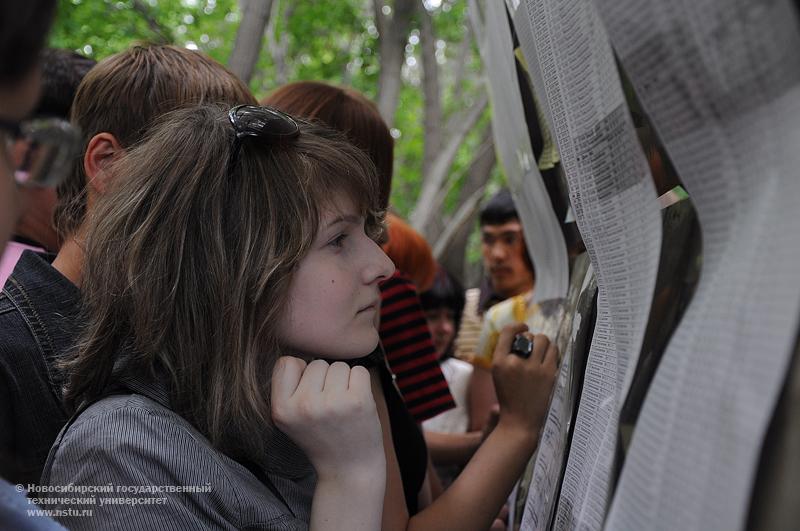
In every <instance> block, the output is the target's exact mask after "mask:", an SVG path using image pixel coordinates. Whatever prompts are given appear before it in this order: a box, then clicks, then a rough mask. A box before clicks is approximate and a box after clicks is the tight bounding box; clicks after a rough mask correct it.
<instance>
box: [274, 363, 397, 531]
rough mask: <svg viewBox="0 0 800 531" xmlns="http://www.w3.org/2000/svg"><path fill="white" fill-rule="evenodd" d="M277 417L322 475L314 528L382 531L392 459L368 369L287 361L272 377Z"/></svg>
mask: <svg viewBox="0 0 800 531" xmlns="http://www.w3.org/2000/svg"><path fill="white" fill-rule="evenodd" d="M272 417H273V420H274V421H275V424H276V425H277V426H278V427H279V428H280V429H281V430H282V431H283V432H284V433H286V434H287V435H288V436H289V437H290V438H291V439H292V440H293V441H294V442H295V443H296V444H297V445H298V446H300V448H302V449H303V451H304V452H305V453H306V455H307V456H308V458H309V460H310V461H311V464H313V465H314V469H315V470H316V472H317V485H316V488H315V490H314V499H313V502H312V505H311V522H310V525H309V529H310V530H311V531H334V530H339V529H348V530H351V529H352V530H354V531H374V530H376V529H378V528H379V526H380V522H381V517H382V514H383V495H384V489H385V488H386V461H385V457H384V451H383V445H382V441H381V437H382V434H381V426H380V423H379V420H378V411H377V407H376V403H375V400H374V399H373V395H372V390H371V388H370V377H369V373H368V372H367V370H366V369H365V368H364V367H353V368H352V369H351V368H350V367H348V366H347V365H346V364H345V363H341V362H336V363H333V364H331V365H329V364H328V363H326V362H325V361H322V360H316V361H312V362H311V363H309V364H308V365H306V363H305V362H304V361H302V360H300V359H298V358H293V357H283V358H281V359H280V360H278V363H277V365H276V366H275V370H274V372H273V384H272ZM354 500H357V503H354Z"/></svg>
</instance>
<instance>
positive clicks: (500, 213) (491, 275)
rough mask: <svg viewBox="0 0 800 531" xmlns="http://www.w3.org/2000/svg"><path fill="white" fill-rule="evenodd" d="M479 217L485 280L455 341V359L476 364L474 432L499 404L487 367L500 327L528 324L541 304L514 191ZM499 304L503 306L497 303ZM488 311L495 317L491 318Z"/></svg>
mask: <svg viewBox="0 0 800 531" xmlns="http://www.w3.org/2000/svg"><path fill="white" fill-rule="evenodd" d="M478 219H479V223H480V228H481V254H482V255H483V268H484V271H485V273H486V276H485V278H484V280H483V282H482V284H481V287H480V288H473V289H469V290H467V292H466V295H465V298H466V304H465V306H464V313H463V315H462V318H461V328H460V330H459V334H458V337H457V339H456V352H457V356H458V357H460V358H463V359H467V360H470V361H472V363H473V364H474V365H475V371H474V374H473V376H472V381H471V385H470V400H469V405H470V412H471V413H470V419H471V420H470V430H481V429H483V428H484V427H485V426H486V424H487V423H488V422H489V418H490V415H491V409H492V407H493V405H494V404H496V403H497V397H496V396H495V392H494V384H493V383H492V375H491V372H490V371H489V369H490V368H491V353H492V352H493V351H494V346H495V344H496V342H497V336H498V335H499V330H500V328H502V326H499V323H500V322H501V321H507V322H506V324H508V323H510V322H528V321H530V318H531V317H533V316H534V315H535V314H536V313H537V311H538V306H536V305H535V304H531V303H530V299H531V296H532V294H533V288H534V285H535V282H536V273H535V271H534V269H533V264H532V262H531V259H530V256H529V255H528V248H527V246H526V245H525V238H524V235H523V232H522V223H521V222H520V220H519V214H517V207H516V206H515V205H514V199H513V198H512V197H511V192H510V191H509V190H508V189H505V188H504V189H502V190H500V191H499V192H497V193H496V194H495V195H494V196H492V198H491V199H489V201H488V202H487V203H486V204H485V205H484V206H483V208H482V209H481V211H480V214H479V218H478ZM501 302H502V303H503V304H502V305H499V304H498V303H501ZM495 305H498V306H495ZM490 308H491V312H490V313H491V315H490V316H489V318H488V319H487V312H489V309H490Z"/></svg>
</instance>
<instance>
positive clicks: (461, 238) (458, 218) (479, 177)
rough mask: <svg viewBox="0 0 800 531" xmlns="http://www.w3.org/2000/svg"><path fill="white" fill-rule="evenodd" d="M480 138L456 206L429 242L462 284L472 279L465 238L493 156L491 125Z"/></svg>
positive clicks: (493, 158)
mask: <svg viewBox="0 0 800 531" xmlns="http://www.w3.org/2000/svg"><path fill="white" fill-rule="evenodd" d="M482 138H483V142H481V146H480V147H479V148H478V149H477V151H476V152H475V156H474V157H473V159H472V161H471V162H470V165H469V169H468V170H467V177H466V180H465V182H464V184H463V185H462V186H461V190H459V194H458V204H459V205H460V207H459V209H458V210H456V212H455V214H453V216H452V218H451V219H450V220H449V222H448V223H447V229H446V230H445V231H444V232H443V233H442V234H441V235H440V236H439V237H438V238H437V240H436V242H435V243H434V244H433V246H432V248H433V254H434V258H436V259H437V260H438V261H439V263H440V264H442V267H444V268H445V269H447V270H448V271H449V272H450V273H451V274H453V275H454V276H455V277H456V278H457V279H458V280H459V281H460V282H461V283H462V284H463V285H464V286H467V284H469V282H470V281H471V280H472V279H471V275H470V274H469V272H468V271H467V264H466V250H467V242H468V240H469V235H470V234H471V233H472V230H473V229H474V226H475V216H476V215H477V214H478V211H479V209H480V200H481V199H482V198H483V192H484V189H485V187H486V183H487V182H488V181H489V178H490V177H491V175H492V170H493V169H494V165H495V162H496V160H497V158H496V154H495V150H494V142H493V140H492V127H491V125H487V126H486V130H485V131H484V132H483V136H482Z"/></svg>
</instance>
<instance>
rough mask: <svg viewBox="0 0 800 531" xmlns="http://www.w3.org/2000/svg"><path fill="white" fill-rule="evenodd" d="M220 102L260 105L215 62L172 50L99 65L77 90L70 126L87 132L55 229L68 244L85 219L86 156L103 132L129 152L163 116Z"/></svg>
mask: <svg viewBox="0 0 800 531" xmlns="http://www.w3.org/2000/svg"><path fill="white" fill-rule="evenodd" d="M204 102H220V103H226V104H229V105H235V104H237V103H251V104H255V103H256V100H255V98H254V96H253V95H252V94H251V93H250V90H249V89H248V88H247V85H245V84H244V83H243V82H242V81H241V80H240V79H239V78H237V77H236V76H235V75H234V74H233V73H231V72H230V71H229V70H227V69H226V68H225V67H224V66H222V65H221V64H219V63H218V62H216V61H214V60H213V59H211V58H210V57H208V56H206V55H204V54H202V53H200V52H197V51H193V50H187V49H185V48H179V47H177V46H170V45H155V44H154V45H137V46H133V47H131V48H129V49H128V50H125V51H123V52H120V53H118V54H116V55H113V56H111V57H108V58H106V59H104V60H103V61H101V62H100V63H98V64H97V66H95V67H94V68H93V69H92V70H90V71H89V73H88V74H87V75H86V77H85V78H84V79H83V82H82V83H81V84H80V86H79V87H78V92H77V94H76V95H75V101H74V102H73V104H72V115H71V121H72V123H73V124H75V125H77V126H78V127H79V128H80V130H81V133H82V141H83V143H82V149H81V156H80V157H76V159H75V163H74V166H73V170H72V172H71V173H70V175H69V176H68V177H67V178H66V179H65V180H64V182H63V183H62V184H61V185H60V186H59V187H58V190H57V191H58V197H59V202H58V205H57V207H56V212H55V225H56V228H57V229H58V232H59V236H60V237H61V238H62V239H63V238H66V237H67V236H69V235H70V234H73V233H74V232H75V231H76V230H77V229H78V228H79V227H80V226H81V225H82V224H83V221H84V218H85V216H86V173H85V171H84V167H83V154H84V153H85V152H86V147H87V145H88V143H89V140H91V138H92V137H93V136H95V135H97V134H98V133H101V132H108V133H111V134H113V135H114V136H115V137H116V139H117V140H118V141H119V143H120V145H121V146H122V147H123V148H128V147H129V146H131V145H132V144H134V143H135V142H136V141H137V140H139V139H140V138H142V136H143V135H144V134H145V133H146V132H147V128H148V126H149V125H150V124H151V122H152V121H153V119H155V118H157V117H158V116H159V115H161V114H163V113H165V112H167V111H171V110H173V109H176V108H179V107H181V106H185V105H190V104H195V103H204Z"/></svg>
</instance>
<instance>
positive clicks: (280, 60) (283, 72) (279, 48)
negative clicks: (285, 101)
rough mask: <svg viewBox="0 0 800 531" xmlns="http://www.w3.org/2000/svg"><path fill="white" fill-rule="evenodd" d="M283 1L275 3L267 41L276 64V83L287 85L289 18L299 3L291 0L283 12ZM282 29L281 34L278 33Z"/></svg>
mask: <svg viewBox="0 0 800 531" xmlns="http://www.w3.org/2000/svg"><path fill="white" fill-rule="evenodd" d="M282 4H283V2H282V1H281V0H279V1H278V2H274V3H273V9H272V14H271V15H270V19H269V23H268V24H267V43H268V45H269V52H270V54H272V62H273V63H274V64H275V85H277V86H280V85H285V84H286V83H287V82H288V81H289V74H288V71H289V68H288V66H289V65H288V64H287V62H286V54H287V52H288V51H289V30H288V24H289V19H290V18H292V13H293V12H294V8H295V6H296V5H297V4H295V3H294V2H292V1H290V2H289V5H287V6H286V7H285V8H284V9H283V12H281V7H282ZM278 31H280V35H278Z"/></svg>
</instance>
